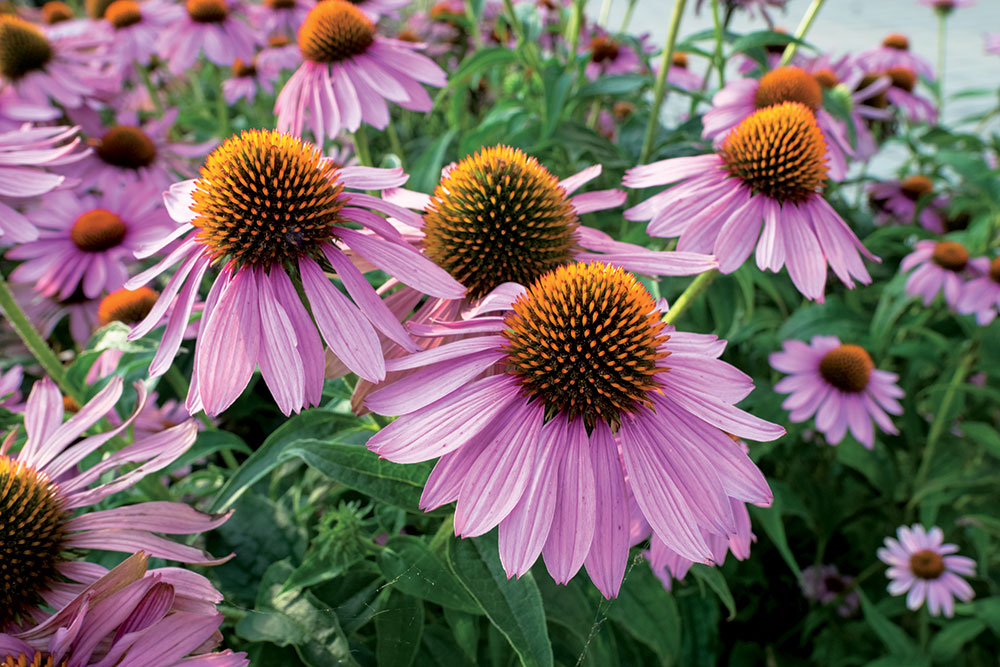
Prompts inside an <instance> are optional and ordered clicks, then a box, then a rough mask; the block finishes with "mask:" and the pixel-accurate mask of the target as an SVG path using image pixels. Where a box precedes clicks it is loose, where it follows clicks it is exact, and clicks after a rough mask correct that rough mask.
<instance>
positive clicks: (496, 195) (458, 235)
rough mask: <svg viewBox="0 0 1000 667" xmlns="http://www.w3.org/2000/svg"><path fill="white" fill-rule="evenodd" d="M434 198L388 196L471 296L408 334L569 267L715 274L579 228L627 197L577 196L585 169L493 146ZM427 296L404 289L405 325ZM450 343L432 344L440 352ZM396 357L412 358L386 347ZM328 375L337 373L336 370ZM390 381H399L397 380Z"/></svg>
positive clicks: (469, 160)
mask: <svg viewBox="0 0 1000 667" xmlns="http://www.w3.org/2000/svg"><path fill="white" fill-rule="evenodd" d="M444 172H445V173H444V175H443V177H442V179H441V182H440V183H439V184H438V186H437V187H436V188H435V190H434V194H433V196H428V195H425V194H422V193H418V192H411V191H408V190H403V189H396V190H392V191H389V192H387V193H386V195H385V196H386V197H387V198H388V199H389V201H392V202H395V203H397V204H400V205H401V206H409V207H411V208H416V209H419V210H421V211H422V212H424V215H423V216H422V217H421V216H419V215H415V214H412V213H411V214H409V215H408V216H407V217H406V218H400V219H399V223H400V224H399V227H400V229H402V230H403V233H404V235H405V236H408V237H411V238H413V239H414V240H415V241H417V242H419V243H420V245H422V246H423V248H424V252H425V253H426V255H427V256H428V257H429V258H430V259H431V260H432V261H434V262H435V263H436V264H437V265H438V266H440V267H442V268H444V269H445V270H447V271H448V273H450V274H451V275H452V276H453V277H454V278H455V280H457V281H458V282H460V283H462V284H463V285H465V286H466V287H467V288H468V290H469V291H468V293H467V295H466V296H465V297H464V298H461V299H427V300H425V301H424V303H423V305H421V306H420V308H419V309H417V310H416V312H415V313H414V314H413V316H412V317H411V318H410V325H420V324H426V323H429V322H432V321H451V320H457V319H461V318H462V317H464V316H466V314H468V313H470V312H471V313H474V312H475V310H476V309H477V308H478V307H479V306H480V304H481V303H482V302H483V300H484V299H485V298H486V297H487V295H489V294H491V293H493V291H494V290H495V289H496V288H497V287H500V286H501V285H503V284H504V283H508V285H507V286H506V287H505V288H503V289H519V288H518V287H517V285H528V284H531V283H532V282H534V281H535V280H536V279H537V278H538V277H539V276H541V275H542V274H544V273H546V272H548V271H550V270H552V269H554V268H555V267H557V266H560V265H562V264H567V263H570V262H573V261H587V260H592V259H599V260H600V261H602V262H605V263H607V264H611V265H615V266H622V267H624V268H625V269H627V270H629V271H634V272H636V273H642V274H646V275H669V276H677V275H693V274H697V273H702V272H704V271H708V270H710V269H712V268H715V267H716V266H717V263H716V262H715V259H714V258H712V257H709V256H706V255H699V254H695V253H677V252H657V251H652V250H649V249H647V248H644V247H642V246H638V245H633V244H631V243H621V242H618V241H614V240H613V239H611V237H610V236H608V235H607V234H605V233H604V232H601V231H599V230H597V229H593V228H591V227H586V226H584V225H582V224H580V221H579V216H580V215H583V214H585V213H589V212H593V211H600V210H604V209H609V208H614V207H617V206H620V205H621V204H622V203H623V202H624V201H625V193H624V192H622V191H620V190H599V191H596V192H585V193H581V194H575V192H576V190H577V189H579V188H580V187H582V186H583V185H584V184H586V183H587V182H588V181H591V180H593V179H594V178H597V177H598V176H599V175H600V174H601V166H600V165H595V166H592V167H589V168H587V169H585V170H583V171H581V172H579V173H578V174H575V175H573V176H570V177H569V178H566V179H564V180H562V181H560V180H558V179H557V178H556V177H555V176H554V175H553V174H552V173H551V172H549V170H548V169H546V168H545V167H544V166H543V165H542V164H540V163H539V162H538V161H537V160H536V159H535V158H533V157H530V156H528V155H527V154H525V153H524V152H523V151H521V150H519V149H516V148H511V147H509V146H491V147H486V148H482V149H480V150H479V151H478V152H477V153H476V154H475V155H470V156H467V157H466V158H465V159H464V160H462V161H461V162H458V163H457V164H453V165H450V166H449V167H447V168H446V169H445V170H444ZM421 296H422V295H421V294H420V293H419V292H418V291H416V290H413V289H407V288H403V289H401V290H398V291H396V292H395V293H393V294H392V295H390V296H389V297H388V300H387V303H388V305H389V307H390V308H392V309H393V312H395V313H396V314H397V316H398V317H399V318H400V319H403V318H405V317H406V315H408V314H409V312H410V311H411V310H412V309H413V308H415V307H416V305H417V303H418V301H420V299H421ZM441 342H444V339H441V338H438V339H426V341H425V344H424V345H425V347H426V346H434V345H437V344H440V343H441ZM384 345H385V348H386V354H387V356H390V357H395V356H399V355H400V354H404V353H405V352H406V350H404V349H401V348H398V346H394V345H392V343H391V341H387V342H386V343H384ZM331 370H332V371H333V372H332V375H334V376H336V375H338V374H340V373H342V372H346V369H342V370H341V371H340V372H339V373H338V372H336V371H335V370H333V369H331ZM393 375H394V378H398V377H400V374H398V373H397V374H393ZM371 389H372V386H371V385H370V384H365V383H364V382H361V383H359V384H358V388H357V390H356V391H355V395H354V407H355V409H360V408H361V404H362V401H363V399H364V396H365V395H366V394H367V392H368V391H370V390H371Z"/></svg>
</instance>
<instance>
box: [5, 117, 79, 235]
mask: <svg viewBox="0 0 1000 667" xmlns="http://www.w3.org/2000/svg"><path fill="white" fill-rule="evenodd" d="M79 145H80V138H79V137H78V136H77V128H75V127H64V126H57V127H30V126H27V125H26V126H24V127H21V128H19V129H17V130H13V131H11V132H3V133H0V242H3V243H4V244H10V243H24V242H25V241H34V240H35V239H36V238H38V229H37V228H36V227H35V225H34V223H33V222H31V220H29V219H28V218H26V217H25V216H24V215H23V214H22V213H20V212H19V211H17V210H16V209H14V208H13V206H12V205H14V204H17V203H18V200H23V199H25V198H28V197H37V196H39V195H44V194H46V193H48V192H52V191H53V190H55V189H56V188H58V187H59V186H61V185H62V183H63V181H64V180H65V177H64V176H62V175H60V174H57V173H53V172H51V171H48V168H51V167H59V166H62V165H65V164H68V163H70V162H73V161H75V160H80V159H82V158H83V157H84V151H78V150H77V148H78V147H79Z"/></svg>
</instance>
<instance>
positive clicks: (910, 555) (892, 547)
mask: <svg viewBox="0 0 1000 667" xmlns="http://www.w3.org/2000/svg"><path fill="white" fill-rule="evenodd" d="M896 536H897V537H898V538H899V539H898V540H897V539H894V538H891V537H887V538H885V546H884V547H881V548H880V549H879V550H878V558H879V560H881V561H882V562H883V563H885V564H887V565H889V566H890V567H889V569H888V570H886V572H885V576H886V577H888V578H889V579H891V580H892V581H890V582H889V586H888V590H889V593H891V594H892V595H902V594H903V593H907V591H909V593H907V595H906V607H907V608H908V609H910V610H911V611H916V610H917V609H919V608H920V606H921V605H922V604H923V603H924V600H926V601H927V610H928V611H929V612H930V613H931V616H940V615H941V614H944V615H945V616H946V617H948V618H951V617H952V616H953V615H954V614H955V599H956V598H958V599H959V600H961V601H962V602H968V601H970V600H971V599H972V598H973V597H974V596H975V592H974V591H973V590H972V586H970V585H969V584H968V582H967V581H965V579H962V577H968V576H971V575H973V574H975V573H976V561H974V560H972V559H971V558H967V557H965V556H956V555H954V554H955V552H957V551H958V547H957V546H956V545H954V544H944V543H943V542H944V533H943V532H942V531H941V529H940V528H938V527H937V526H933V527H932V528H931V529H930V530H925V529H924V527H923V526H921V525H920V524H913V525H912V526H910V527H906V526H900V527H899V528H897V529H896Z"/></svg>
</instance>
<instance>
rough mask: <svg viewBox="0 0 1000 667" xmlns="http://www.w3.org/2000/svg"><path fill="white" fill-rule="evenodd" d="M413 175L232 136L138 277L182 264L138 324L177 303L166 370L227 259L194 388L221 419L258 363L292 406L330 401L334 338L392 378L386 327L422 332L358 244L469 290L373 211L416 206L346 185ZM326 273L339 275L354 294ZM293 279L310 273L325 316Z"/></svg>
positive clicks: (193, 184)
mask: <svg viewBox="0 0 1000 667" xmlns="http://www.w3.org/2000/svg"><path fill="white" fill-rule="evenodd" d="M328 1H331V0H328ZM406 179H407V176H406V175H405V174H404V173H403V170H402V169H373V168H367V167H343V168H338V167H337V166H335V165H333V164H332V163H331V161H329V160H327V159H324V158H323V156H322V154H321V153H320V151H319V149H317V148H316V147H315V146H313V145H311V144H308V143H304V142H303V141H301V140H300V139H297V138H294V137H290V136H288V135H285V134H281V133H280V132H276V131H272V130H249V131H246V132H243V133H242V134H240V135H239V136H235V137H231V138H229V139H227V140H226V141H225V142H224V143H223V144H222V145H221V146H220V147H219V148H217V149H215V150H214V151H213V152H212V153H211V154H209V156H208V158H207V159H206V161H205V165H204V166H203V167H202V170H201V176H200V177H199V178H197V179H193V180H190V181H183V182H181V183H177V184H175V185H173V186H171V188H170V189H169V190H168V191H167V192H166V193H165V195H164V199H165V201H166V205H167V210H168V211H169V213H170V215H171V217H172V218H173V219H174V221H175V222H176V223H177V224H176V227H175V229H174V230H173V231H171V232H170V233H169V234H165V235H163V236H162V237H161V238H160V239H159V240H158V241H157V242H156V243H155V244H152V245H150V246H149V247H147V248H145V249H144V250H143V252H142V253H141V254H143V255H149V254H152V253H153V252H156V251H157V250H159V249H160V248H162V247H164V246H166V245H168V244H169V243H171V242H172V241H173V240H175V239H178V238H181V243H180V244H179V245H178V246H177V247H176V248H174V249H173V250H172V251H171V252H170V253H169V254H168V255H167V256H166V257H165V258H164V259H162V260H161V261H160V262H159V263H158V264H157V265H155V266H154V267H152V268H151V269H149V270H147V271H144V272H143V273H141V274H139V275H138V276H135V277H134V278H132V280H130V281H129V282H128V283H127V284H126V287H128V288H129V289H135V288H136V287H139V286H141V285H144V284H146V283H147V282H149V281H150V280H151V279H153V278H154V277H155V276H157V275H159V274H160V273H162V272H163V271H165V270H166V269H167V268H168V267H171V266H173V265H174V264H177V263H178V262H181V264H180V268H179V269H178V270H177V272H176V273H175V274H174V275H173V276H172V277H171V278H170V281H169V282H168V283H167V286H166V287H165V288H164V290H163V293H162V294H161V295H160V298H159V300H158V301H157V303H156V306H154V307H153V310H152V311H151V312H150V314H149V316H148V317H147V318H146V319H145V320H144V321H143V322H142V323H141V324H140V325H139V326H137V327H136V328H135V329H133V330H132V333H131V334H130V335H131V337H132V338H133V339H135V338H138V337H141V336H144V335H145V334H147V333H149V332H150V331H151V330H152V329H153V328H154V327H156V326H157V325H158V324H159V323H160V321H161V318H162V317H163V315H164V313H165V312H166V311H167V309H168V308H169V307H170V306H171V305H173V307H174V310H173V313H172V314H171V315H170V317H169V319H168V321H167V327H166V330H165V331H164V334H163V341H162V343H161V345H160V347H159V349H158V351H157V353H156V356H155V357H154V358H153V362H152V365H151V366H150V373H151V374H152V375H153V376H154V377H155V376H158V375H162V374H163V373H165V372H166V371H167V369H168V368H169V367H170V363H171V361H172V360H173V358H174V356H175V355H176V354H177V350H178V348H179V346H180V342H181V337H182V335H183V332H184V330H185V328H186V327H187V323H188V319H189V317H190V315H191V309H192V307H193V305H194V300H195V298H196V297H197V295H198V286H199V285H200V284H201V280H202V278H203V277H204V275H205V272H206V271H207V269H208V267H209V265H212V264H216V265H218V266H220V267H221V271H220V274H219V276H218V277H217V278H216V279H215V281H214V282H213V285H212V289H211V291H210V292H209V295H208V299H207V301H206V303H205V308H204V311H203V315H202V320H201V325H200V326H201V328H200V333H199V336H198V342H197V346H196V348H195V359H194V370H193V374H192V383H191V392H190V393H189V394H188V399H187V406H188V409H189V410H190V411H191V412H192V413H194V412H196V411H198V410H200V409H201V408H202V407H204V409H205V411H206V412H207V413H208V414H210V415H213V416H214V415H217V414H218V413H219V412H221V411H222V410H224V409H225V408H227V407H228V406H229V405H230V404H232V402H233V401H235V400H236V398H237V397H238V396H239V395H240V393H242V391H243V389H244V388H245V387H246V386H247V383H248V382H249V381H250V377H251V375H252V374H253V372H254V369H255V368H256V367H257V366H258V364H259V365H260V369H261V374H262V375H263V377H264V381H265V383H266V384H267V386H268V388H269V389H270V390H271V393H272V394H273V395H274V397H275V400H276V401H277V403H278V406H279V408H280V409H281V410H282V411H283V412H284V413H285V414H288V413H290V412H292V411H298V410H301V409H302V408H303V407H304V406H306V405H316V404H317V403H318V402H319V400H320V396H321V393H322V389H323V344H322V342H321V341H320V336H321V335H322V338H323V340H325V341H326V343H327V345H328V346H329V347H330V349H331V350H332V351H333V352H334V353H335V354H336V355H337V357H338V358H340V359H341V360H343V362H344V363H345V364H347V365H348V367H349V368H351V370H352V371H354V372H356V373H357V374H358V375H359V376H361V377H363V378H366V379H368V380H371V381H373V382H378V381H380V380H381V379H383V378H384V377H385V361H384V358H383V356H382V351H381V348H380V347H379V343H378V337H377V335H376V334H375V329H374V328H373V325H374V326H375V327H378V328H379V329H380V330H382V331H383V332H391V334H392V335H394V336H397V337H398V338H399V340H400V342H403V343H406V341H407V340H408V336H407V335H406V333H405V331H403V328H402V326H401V325H400V324H399V321H398V320H397V319H396V318H395V317H394V316H393V315H392V313H390V312H389V310H388V308H386V306H385V304H383V303H382V301H381V300H380V299H379V298H378V296H377V295H376V294H375V290H374V289H372V287H371V286H370V285H369V283H368V281H367V280H365V278H364V276H363V275H362V274H361V272H360V271H359V270H358V269H357V268H356V267H355V266H354V264H353V263H352V262H351V259H349V258H348V256H347V255H346V254H345V250H349V251H351V252H352V253H356V254H357V255H359V256H360V257H363V258H364V259H366V260H368V261H369V262H371V264H372V265H374V266H377V267H378V268H380V269H382V270H383V271H385V272H386V273H388V274H389V275H390V276H394V277H396V278H398V279H399V280H401V281H403V282H405V283H407V284H409V285H411V286H412V287H414V289H417V290H420V291H422V292H424V293H427V294H430V295H432V296H437V297H444V298H458V297H460V296H461V295H462V294H464V292H465V290H464V288H463V287H462V286H461V285H459V284H458V283H457V282H455V281H454V280H453V279H452V278H451V276H449V275H448V274H447V273H445V272H444V271H443V270H442V269H439V268H438V267H436V266H434V264H433V263H431V262H430V261H429V260H427V259H426V258H425V257H423V256H422V255H421V254H420V253H419V251H417V250H416V249H415V248H413V247H412V246H410V245H409V244H407V243H406V242H405V241H404V240H403V239H402V237H401V236H400V234H399V232H398V231H396V230H395V228H393V227H392V226H391V225H390V224H389V223H388V222H386V221H385V219H384V218H382V217H380V216H379V215H377V214H376V213H373V212H372V211H380V212H387V213H389V214H403V215H406V214H409V212H408V211H406V210H405V209H401V208H400V207H398V206H394V205H392V204H389V203H388V202H385V201H383V200H381V199H378V198H376V197H372V196H369V195H366V194H363V193H359V192H347V191H345V189H344V188H345V187H350V188H360V189H364V190H371V189H383V188H388V187H397V186H399V185H402V184H403V183H404V182H406ZM348 223H350V224H356V225H359V226H361V227H362V228H363V231H359V230H356V229H352V228H351V227H348V226H347V225H348ZM325 270H330V271H333V272H336V273H337V275H338V277H339V278H340V280H341V281H342V282H343V284H344V287H345V288H346V290H347V292H348V294H350V296H351V299H353V302H352V300H351V299H348V298H347V297H345V296H344V295H343V294H342V293H341V292H340V290H339V289H337V288H336V287H335V286H334V285H333V284H332V283H331V282H330V280H329V278H328V277H327V276H326V275H325V273H324V271H325ZM290 276H294V277H295V278H296V280H297V281H301V282H300V284H301V286H302V289H303V292H304V296H305V298H306V299H307V300H308V303H309V306H310V310H311V313H312V317H310V312H309V311H307V310H306V307H305V305H304V304H303V302H302V299H301V298H300V296H299V294H298V293H297V291H296V288H295V285H294V284H293V282H292V277H290ZM182 288H183V289H182ZM312 318H315V323H314V322H313V319H312ZM317 329H318V331H317ZM409 347H410V348H411V349H414V348H415V346H413V345H412V343H410V344H409Z"/></svg>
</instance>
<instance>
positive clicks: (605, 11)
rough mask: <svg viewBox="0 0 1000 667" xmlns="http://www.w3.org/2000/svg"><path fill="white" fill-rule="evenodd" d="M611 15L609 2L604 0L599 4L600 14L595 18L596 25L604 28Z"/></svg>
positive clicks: (609, 0)
mask: <svg viewBox="0 0 1000 667" xmlns="http://www.w3.org/2000/svg"><path fill="white" fill-rule="evenodd" d="M610 15H611V0H604V2H603V3H601V13H600V14H599V15H598V18H597V25H599V26H600V27H602V28H606V27H607V25H608V17H609V16H610Z"/></svg>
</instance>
